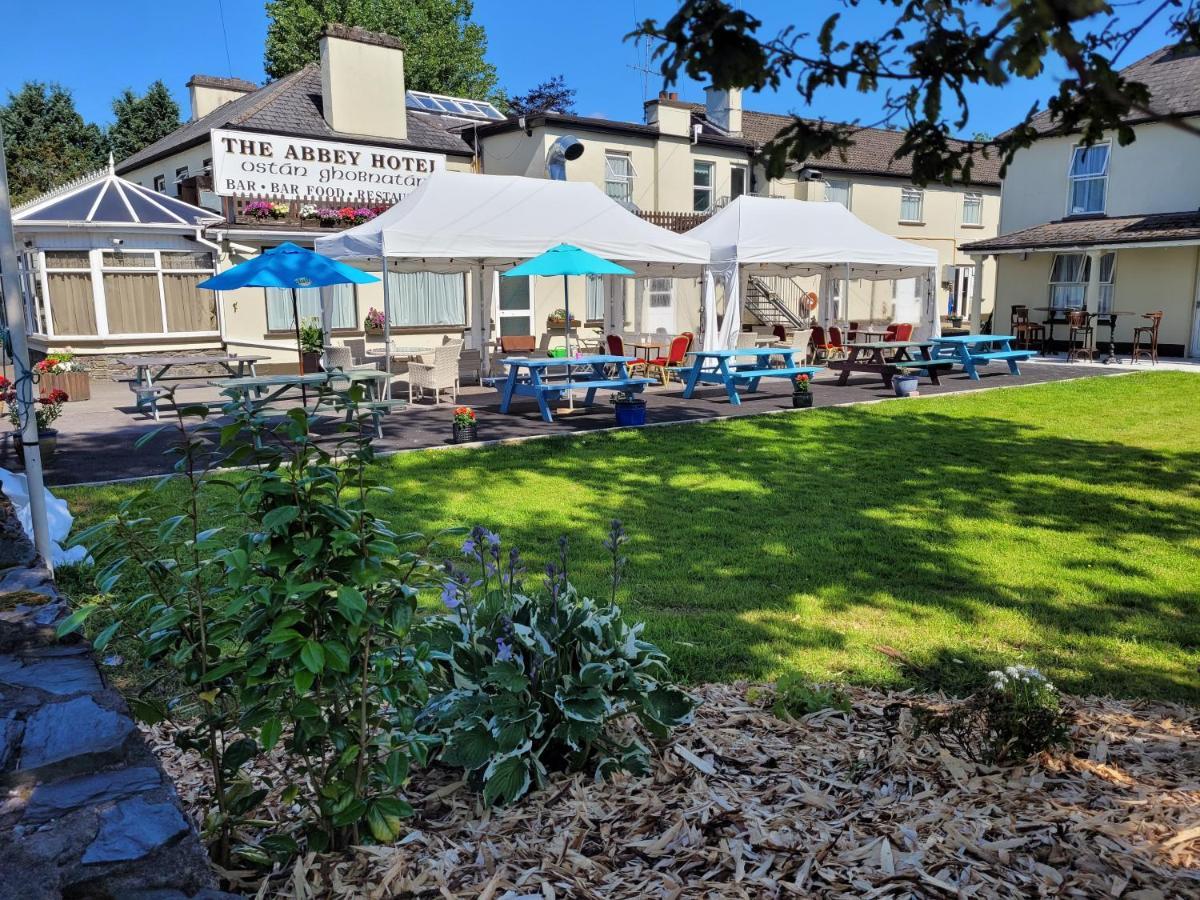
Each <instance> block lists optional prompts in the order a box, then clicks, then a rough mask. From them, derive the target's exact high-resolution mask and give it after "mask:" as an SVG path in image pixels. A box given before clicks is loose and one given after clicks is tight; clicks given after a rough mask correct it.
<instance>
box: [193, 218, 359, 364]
mask: <svg viewBox="0 0 1200 900" xmlns="http://www.w3.org/2000/svg"><path fill="white" fill-rule="evenodd" d="M378 280H379V279H378V278H376V277H375V276H374V275H369V274H368V273H366V272H360V271H359V270H358V269H355V268H353V267H351V266H347V265H346V264H344V263H340V262H338V261H337V260H333V259H330V258H329V257H327V256H321V255H320V254H319V253H313V251H311V250H305V249H304V248H303V247H298V246H297V245H295V244H293V243H291V242H290V241H289V242H287V243H283V244H280V245H279V246H278V247H272V248H271V249H270V250H265V251H263V253H262V254H261V255H259V256H256V257H254V258H253V259H249V260H246V262H244V263H241V264H240V265H236V266H234V267H233V268H232V269H227V270H225V271H224V272H222V273H221V274H220V275H215V276H213V277H212V278H210V279H208V280H207V281H202V282H200V284H199V285H198V287H202V288H204V289H205V290H209V291H227V290H233V289H235V288H243V287H273V288H284V289H286V290H290V291H291V292H292V319H293V321H294V324H295V327H296V353H297V356H298V357H299V361H300V372H301V374H303V373H304V351H303V349H302V348H301V346H300V309H299V300H298V298H297V294H296V292H297V291H298V290H300V289H301V288H314V287H328V286H330V285H334V284H372V283H374V282H376V281H378Z"/></svg>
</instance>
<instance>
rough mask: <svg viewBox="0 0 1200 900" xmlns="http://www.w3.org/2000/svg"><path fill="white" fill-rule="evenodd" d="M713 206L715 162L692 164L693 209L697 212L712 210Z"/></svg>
mask: <svg viewBox="0 0 1200 900" xmlns="http://www.w3.org/2000/svg"><path fill="white" fill-rule="evenodd" d="M712 208H713V164H712V163H710V162H698V163H693V164H692V209H693V211H695V212H711V211H712Z"/></svg>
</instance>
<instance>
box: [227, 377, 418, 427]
mask: <svg viewBox="0 0 1200 900" xmlns="http://www.w3.org/2000/svg"><path fill="white" fill-rule="evenodd" d="M386 378H387V373H386V372H382V371H380V370H378V369H348V370H346V371H341V370H337V371H333V372H313V373H310V374H308V375H264V376H257V375H252V376H247V377H243V378H231V379H221V380H214V381H210V382H209V384H210V385H211V386H213V387H216V388H218V389H219V390H220V391H221V393H222V394H224V395H226V396H227V397H229V399H230V400H231V401H232V402H233V403H235V404H237V405H239V406H242V407H243V408H244V409H245V410H246V411H247V412H249V413H256V412H258V413H261V412H267V411H269V410H270V409H271V408H272V404H274V403H276V402H279V401H283V400H288V399H291V398H293V397H294V395H295V391H296V389H297V388H303V387H309V386H311V387H317V388H320V387H326V386H329V387H337V388H345V387H349V386H351V385H354V384H358V383H361V384H362V385H363V387H364V388H365V389H366V394H367V396H366V399H365V400H364V401H363V402H361V403H357V404H350V403H341V401H340V400H339V399H338V398H337V397H336V395H335V396H331V395H329V394H327V393H321V392H318V394H317V397H316V399H315V400H314V402H313V404H312V405H311V406H306V407H305V411H306V412H307V413H308V414H309V415H319V414H320V413H321V410H322V408H323V407H325V406H329V407H330V408H331V409H332V410H333V411H335V412H342V413H345V421H346V422H347V423H350V422H351V421H353V416H354V412H355V410H356V409H358V410H366V412H367V413H369V414H370V416H371V422H372V425H373V427H374V431H375V436H376V437H380V438H381V437H383V416H384V415H385V414H387V413H389V412H391V411H392V410H394V409H402V408H404V407H405V406H407V405H408V401H406V400H385V399H383V398H382V396H381V394H382V385H383V382H384V381H385V379H386ZM280 411H281V412H282V411H283V410H282V409H281V410H280Z"/></svg>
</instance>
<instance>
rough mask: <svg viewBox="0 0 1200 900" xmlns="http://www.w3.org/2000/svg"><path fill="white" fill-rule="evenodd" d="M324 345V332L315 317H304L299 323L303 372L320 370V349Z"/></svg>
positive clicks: (306, 373)
mask: <svg viewBox="0 0 1200 900" xmlns="http://www.w3.org/2000/svg"><path fill="white" fill-rule="evenodd" d="M324 347H325V333H324V332H323V331H321V325H320V323H319V322H317V320H316V319H305V320H304V321H303V322H301V323H300V353H301V357H302V359H303V361H304V362H303V366H302V368H303V369H304V374H305V375H308V374H309V373H311V372H320V371H321V351H322V350H323V349H324Z"/></svg>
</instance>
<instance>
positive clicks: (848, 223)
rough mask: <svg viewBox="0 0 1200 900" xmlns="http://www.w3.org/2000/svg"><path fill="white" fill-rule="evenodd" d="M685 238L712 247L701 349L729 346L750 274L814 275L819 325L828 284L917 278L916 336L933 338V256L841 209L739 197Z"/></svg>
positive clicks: (829, 294) (828, 307)
mask: <svg viewBox="0 0 1200 900" xmlns="http://www.w3.org/2000/svg"><path fill="white" fill-rule="evenodd" d="M686 236H687V237H690V238H696V239H697V240H700V241H704V242H705V243H706V244H708V245H709V246H710V247H711V248H712V251H711V256H710V267H709V269H708V272H707V275H706V278H705V291H704V294H705V308H704V312H703V315H704V328H703V330H704V332H705V335H706V339H705V346H706V348H715V347H732V346H734V342H735V341H736V335H737V332H738V331H739V330H740V328H741V304H742V297H744V296H745V292H746V281H747V279H748V277H749V276H750V275H791V276H800V277H804V276H820V278H821V290H820V300H819V304H818V319H819V321H820V322H821V323H822V324H823V325H826V326H827V325H828V324H829V323H830V321H831V320H832V316H833V285H834V282H835V281H837V280H839V279H844V280H846V281H847V282H848V281H849V280H851V279H858V278H862V279H867V280H873V281H877V280H892V279H905V278H918V279H921V280H922V281H924V285H925V287H924V293H923V298H924V300H923V303H922V306H921V321H920V322H918V323H916V324H917V325H918V332H919V333H921V334H922V336H923V337H930V336H935V335H937V334H939V333H940V324H939V323H940V320H939V317H938V313H937V304H936V300H935V298H934V292H933V285H934V283H935V276H936V269H937V264H938V255H937V251H936V250H933V249H932V248H929V247H922V246H920V245H919V244H913V243H909V242H908V241H902V240H900V239H899V238H894V237H891V236H890V235H887V234H884V233H883V232H881V231H876V230H875V229H874V228H872V227H870V226H869V225H867V224H866V223H865V222H863V221H862V220H861V219H859V218H857V217H856V216H855V215H854V214H853V213H851V212H850V211H849V210H848V209H846V208H845V207H844V206H842V205H841V204H840V203H826V202H809V201H804V200H783V199H774V198H770V197H747V196H742V197H738V198H737V199H736V200H734V201H733V202H732V203H730V204H729V205H728V206H726V207H725V208H724V209H722V210H721V211H720V212H718V213H716V214H715V215H714V216H713V217H712V218H711V219H709V220H708V221H707V222H704V223H703V224H701V225H698V226H697V227H695V228H693V229H692V230H691V231H689V232H688V233H687V235H686ZM717 282H722V283H723V284H724V288H725V298H726V302H725V318H724V321H723V323H722V327H721V329H720V333H719V334H718V329H717V327H716V304H715V302H713V300H712V298H713V296H714V293H715V285H716V283H717ZM843 296H846V294H845V293H843ZM709 335H711V337H709Z"/></svg>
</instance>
